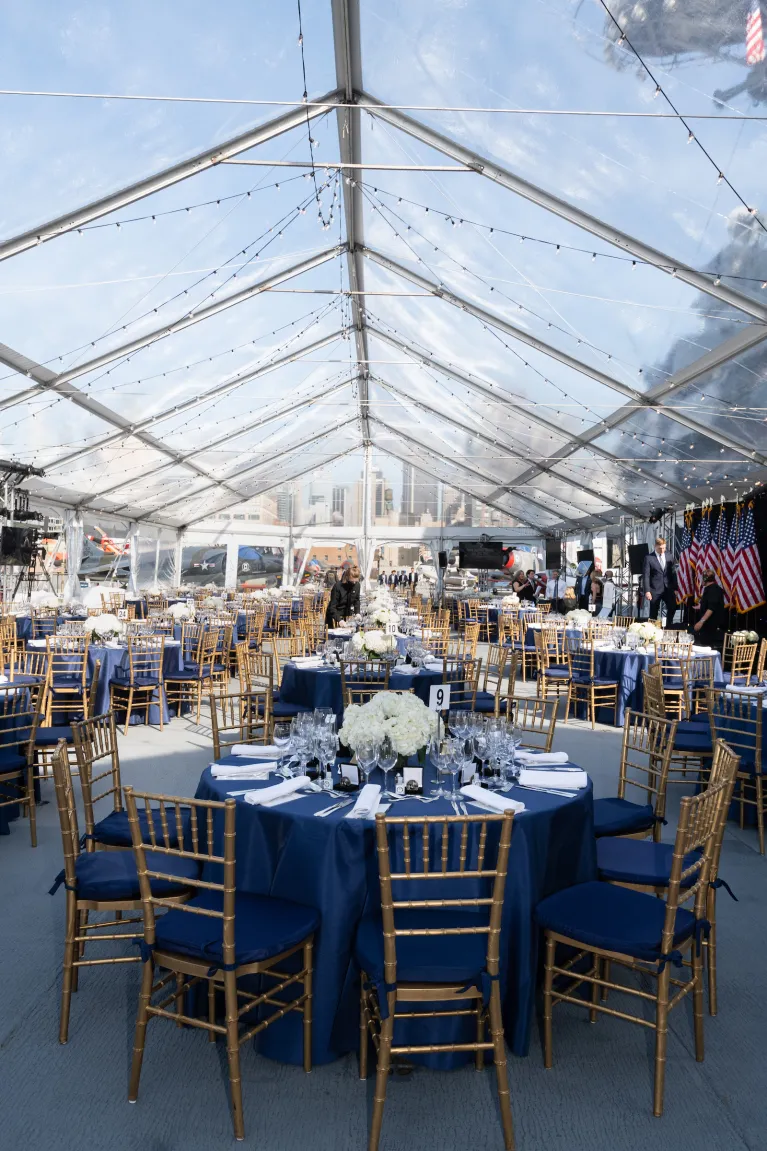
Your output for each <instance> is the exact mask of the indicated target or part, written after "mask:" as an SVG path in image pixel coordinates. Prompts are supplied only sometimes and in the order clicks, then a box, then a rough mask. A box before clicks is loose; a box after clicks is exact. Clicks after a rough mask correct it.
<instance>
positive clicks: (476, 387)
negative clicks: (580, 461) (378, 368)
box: [370, 328, 689, 500]
mask: <svg viewBox="0 0 767 1151" xmlns="http://www.w3.org/2000/svg"><path fill="white" fill-rule="evenodd" d="M370 331H371V334H372V335H374V336H375V337H376V338H377V339H380V340H383V341H384V342H385V343H387V344H389V345H391V347H393V348H397V349H398V350H399V351H401V352H405V353H406V354H407V355H409V356H412V357H413V360H414V361H416V362H418V363H421V364H423V365H424V366H425V367H427V368H432V369H433V370H434V371H435V372H440V373H441V374H442V375H443V376H447V377H448V378H449V379H452V380H455V381H456V383H458V384H463V386H464V387H466V388H470V389H471V390H472V391H474V392H477V393H479V395H482V396H484V397H485V398H486V399H488V400H490V401H491V403H494V404H500V405H501V406H503V407H504V408H508V409H509V410H510V411H512V412H515V413H516V414H517V415H519V416H522V417H523V418H524V419H525V420H527V421H528V423H531V424H537V425H538V426H539V427H542V428H545V429H546V431H548V432H551V433H552V434H553V435H556V436H557V438H558V439H561V438H562V436H563V435H564V434H565V433H564V432H563V430H562V428H561V427H560V426H559V425H558V424H555V423H553V422H552V421H550V420H547V419H546V417H545V416H541V415H539V414H538V413H537V411H536V412H533V411H530V410H529V409H528V408H525V407H523V405H522V404H518V403H516V401H514V400H512V399H510V398H509V397H508V396H507V395H505V394H504V392H503V390H502V389H501V388H499V387H498V386H496V385H493V384H491V383H490V382H489V381H485V380H482V379H479V378H477V377H474V376H467V375H464V374H463V373H462V372H459V371H457V370H456V368H454V367H451V365H450V364H445V363H443V362H442V361H440V360H438V359H436V358H435V357H434V356H432V355H428V354H427V353H426V352H422V351H420V349H418V348H416V347H414V345H413V344H409V343H408V342H407V341H406V340H403V339H401V338H399V337H398V336H392V335H390V334H389V333H388V332H384V331H382V330H381V329H380V328H371V329H370ZM600 427H601V425H600ZM599 434H601V431H600V433H599ZM565 446H566V448H567V451H566V452H565V454H564V455H562V456H561V458H562V459H563V460H564V459H565V458H566V457H567V456H569V455H572V454H573V453H574V452H576V451H577V450H578V448H585V449H586V450H588V451H589V452H593V454H594V455H595V456H599V457H600V458H601V459H604V460H607V461H608V462H609V463H611V464H613V465H614V466H615V467H617V468H620V469H621V471H624V472H626V473H627V474H628V475H630V476H632V478H634V479H636V478H637V477H639V478H640V479H643V480H647V482H648V483H653V484H656V485H658V486H660V487H665V488H666V489H667V490H668V491H671V492H674V493H675V494H676V495H678V496H681V497H682V499H685V500H687V499H689V492H687V491H685V489H684V488H682V487H679V486H677V485H676V484H671V483H665V482H664V481H663V480H659V479H657V477H656V476H654V475H652V473H651V472H646V471H644V470H643V469H642V468H640V467H636V466H634V465H632V464H627V463H624V461H623V460H620V459H618V457H617V456H614V455H613V454H612V452H608V451H606V450H605V449H604V448H599V447H597V446H596V445H595V444H592V443H590V442H589V440H587V439H586V438H585V436H584V435H583V434H581V435H580V436H574V437H572V438H571V440H570V441H569V443H568V444H567V445H565ZM563 450H564V449H560V452H558V453H557V455H559V454H560V453H561V452H562V451H563ZM536 466H537V465H536ZM561 478H562V479H563V480H564V481H565V482H566V483H569V482H570V480H569V477H567V476H562V477H561Z"/></svg>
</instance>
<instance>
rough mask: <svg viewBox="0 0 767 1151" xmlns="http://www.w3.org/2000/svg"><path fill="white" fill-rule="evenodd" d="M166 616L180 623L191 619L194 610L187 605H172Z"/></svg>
mask: <svg viewBox="0 0 767 1151" xmlns="http://www.w3.org/2000/svg"><path fill="white" fill-rule="evenodd" d="M168 615H169V616H172V617H173V619H175V620H178V621H179V622H181V620H182V619H193V618H194V608H193V607H191V606H190V605H189V604H188V603H172V604H171V605H170V607H169V608H168Z"/></svg>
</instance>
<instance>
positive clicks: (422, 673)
mask: <svg viewBox="0 0 767 1151" xmlns="http://www.w3.org/2000/svg"><path fill="white" fill-rule="evenodd" d="M437 683H442V669H441V668H440V669H434V670H433V671H431V670H429V669H427V668H421V669H420V670H419V671H418V672H416V674H414V675H413V674H408V673H407V672H404V671H401V670H399V669H398V670H397V671H392V673H391V675H390V676H389V687H390V688H391V690H392V691H407V690H408V689H409V688H411V687H413V688H415V694H416V695H417V696H418V698H419V699H421V700H423V702H424V703H425V704H427V706H428V703H429V691H430V689H431V687H432V685H433V684H437ZM280 700H281V701H282V703H300V704H303V705H304V706H305V707H308V708H312V709H313V708H315V707H332V708H333V711H334V712H335V713H336V715H337V716H338V719H339V722H340V721H341V719H342V718H343V714H344V705H343V698H342V696H341V672H340V671H339V670H338V668H335V667H299V666H298V665H296V664H294V663H286V664H285V667H284V668H283V670H282V683H281V684H280Z"/></svg>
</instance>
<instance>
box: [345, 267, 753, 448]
mask: <svg viewBox="0 0 767 1151" xmlns="http://www.w3.org/2000/svg"><path fill="white" fill-rule="evenodd" d="M365 255H366V256H369V257H370V259H372V260H374V261H375V262H376V263H377V264H380V265H381V266H382V267H384V268H388V269H389V271H391V272H394V273H395V274H398V275H400V276H402V277H403V278H404V279H406V280H410V282H411V283H413V284H417V285H418V286H419V287H422V288H423V289H424V290H425V291H428V292H431V294H432V295H434V296H438V297H439V298H440V299H441V300H445V301H446V302H447V303H448V304H452V305H453V307H455V308H458V309H459V310H460V311H462V312H468V314H469V315H471V316H474V317H476V319H478V320H479V321H480V322H481V323H484V324H488V325H489V326H490V327H493V328H498V329H499V330H500V331H502V332H507V333H508V334H509V335H510V336H512V337H513V338H514V339H517V340H520V341H521V342H522V343H524V344H529V345H530V347H532V348H535V349H536V350H537V351H539V352H543V354H544V355H546V356H550V357H551V358H552V359H554V360H558V361H559V362H560V363H562V364H565V365H566V366H567V367H569V368H572V369H574V370H575V371H576V372H580V373H581V374H582V375H585V376H589V377H590V378H591V379H592V380H596V381H597V383H600V384H603V385H604V386H605V387H606V388H611V389H612V391H614V392H620V393H621V395H624V396H628V398H629V399H631V400H633V402H634V404H636V405H637V406H639V407H640V408H643V409H645V410H646V411H654V412H657V414H658V415H664V416H667V417H668V418H669V419H670V420H673V421H674V423H677V424H681V425H682V427H685V428H689V430H690V431H692V432H695V433H696V434H697V435H699V436H705V437H706V438H707V439H711V438H712V432H711V429H710V428H709V427H708V426H707V425H706V424H702V423H700V422H699V421H698V420H695V419H693V418H692V417H691V416H686V415H684V413H683V412H680V411H678V410H677V409H671V408H666V407H665V405H664V404H663V403H662V402H660V401H659V400H656V401H654V402H653V401H652V400H651V399H650V398H649V396H648V395H647V394H646V393H644V392H638V391H636V389H634V388H630V387H629V386H628V385H627V384H623V383H621V381H620V380H617V379H615V378H614V377H613V376H609V375H607V374H606V373H605V372H600V371H599V369H598V368H592V367H590V365H588V364H585V363H583V362H582V361H581V360H577V359H575V358H574V357H573V356H569V355H567V353H566V352H561V351H560V350H559V349H558V348H554V347H552V346H551V345H550V344H547V343H545V341H543V340H539V339H537V338H536V337H535V336H532V335H531V334H530V333H529V332H526V331H524V329H522V328H517V327H516V326H515V325H514V324H510V323H509V322H508V320H504V319H503V317H501V316H496V315H495V314H494V313H493V312H488V311H486V310H485V309H484V308H479V307H477V305H476V304H472V303H471V301H469V300H465V299H464V298H463V297H462V296H458V295H456V294H455V293H454V292H450V291H448V289H447V288H443V287H442V286H441V285H435V284H433V283H431V281H430V280H426V279H424V278H423V276H419V275H418V273H417V272H413V271H411V270H410V269H409V268H405V267H403V265H401V264H398V263H397V262H396V261H395V260H390V259H389V258H388V256H383V255H382V254H381V253H380V252H375V251H373V250H372V249H371V248H365ZM765 337H767V331H765ZM609 426H610V425H609V417H608V418H607V419H604V420H601V421H600V424H599V433H601V432H604V431H607V430H608V429H609ZM599 433H596V434H599ZM715 437H716V440H717V441H718V442H719V443H721V444H724V446H725V447H728V448H730V450H731V451H733V452H737V453H738V455H740V456H744V457H745V458H746V459H747V460H749V462H751V463H758V464H767V457H765V456H762V455H760V454H759V453H758V452H756V451H749V449H748V448H746V447H743V445H742V444H739V443H738V442H737V440H734V439H732V437H731V436H725V435H724V434H723V433H721V432H716V433H715Z"/></svg>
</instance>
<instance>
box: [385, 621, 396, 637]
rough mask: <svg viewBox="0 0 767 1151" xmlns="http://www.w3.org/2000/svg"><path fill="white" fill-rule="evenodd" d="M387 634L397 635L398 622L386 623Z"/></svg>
mask: <svg viewBox="0 0 767 1151" xmlns="http://www.w3.org/2000/svg"><path fill="white" fill-rule="evenodd" d="M386 634H387V635H396V634H397V625H396V623H387V625H386Z"/></svg>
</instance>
